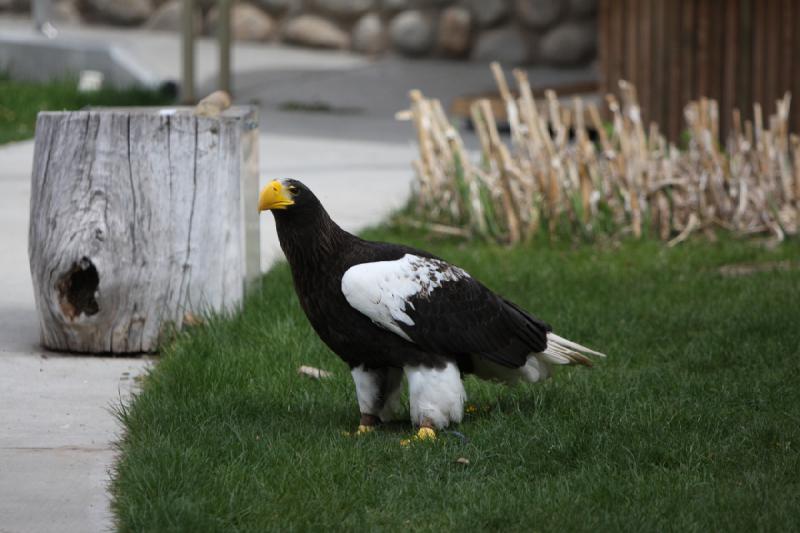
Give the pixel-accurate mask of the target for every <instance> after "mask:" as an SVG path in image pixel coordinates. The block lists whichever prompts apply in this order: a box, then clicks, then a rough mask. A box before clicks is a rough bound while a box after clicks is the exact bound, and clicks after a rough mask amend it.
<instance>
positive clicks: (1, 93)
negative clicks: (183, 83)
mask: <svg viewBox="0 0 800 533" xmlns="http://www.w3.org/2000/svg"><path fill="white" fill-rule="evenodd" d="M172 101H173V99H172V98H171V97H169V96H167V95H165V94H162V93H159V92H157V91H153V90H150V89H114V88H103V89H100V90H99V91H94V92H81V91H79V90H78V87H77V82H75V81H74V80H70V79H65V80H59V81H52V82H48V83H34V82H25V81H13V80H11V79H9V78H8V76H5V75H3V74H2V73H1V72H0V144H4V143H8V142H13V141H21V140H24V139H29V138H31V137H33V134H34V129H35V126H36V115H37V114H38V113H39V111H60V110H65V109H68V110H75V109H81V108H83V107H85V106H130V105H141V106H155V105H166V104H169V103H171V102H172Z"/></svg>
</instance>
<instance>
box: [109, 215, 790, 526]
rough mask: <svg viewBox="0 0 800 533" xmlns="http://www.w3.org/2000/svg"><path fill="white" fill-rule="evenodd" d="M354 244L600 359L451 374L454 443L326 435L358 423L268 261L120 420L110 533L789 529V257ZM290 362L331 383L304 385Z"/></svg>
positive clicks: (397, 431) (643, 248) (327, 358)
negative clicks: (546, 368)
mask: <svg viewBox="0 0 800 533" xmlns="http://www.w3.org/2000/svg"><path fill="white" fill-rule="evenodd" d="M369 237H372V238H376V237H377V238H381V239H390V240H394V241H401V242H406V243H410V244H412V245H416V246H424V247H426V248H428V249H431V250H433V251H435V252H437V253H438V254H440V255H441V256H444V257H445V258H447V259H449V260H451V261H454V262H457V263H458V264H460V265H461V266H463V267H465V268H466V269H467V270H468V271H470V272H471V274H472V275H473V276H475V277H478V278H480V279H482V280H483V281H484V282H485V283H486V284H487V285H488V286H490V287H491V288H493V289H496V290H497V291H500V292H501V293H503V294H505V295H507V296H509V297H510V298H511V299H513V300H515V301H516V302H518V303H519V304H521V305H523V306H524V307H526V308H528V309H530V310H532V311H534V312H535V313H536V314H538V315H540V316H541V317H543V318H545V319H546V320H548V321H549V322H551V323H552V325H553V326H554V328H555V331H556V332H558V333H560V334H562V335H564V336H566V337H568V338H571V339H574V340H576V341H579V342H581V343H584V344H586V345H588V346H590V347H593V348H596V349H600V350H602V351H605V352H607V353H608V354H609V358H608V359H607V360H605V361H600V362H599V364H597V365H596V366H595V368H594V369H591V370H590V369H585V368H560V369H559V372H557V375H556V377H555V379H552V380H550V381H548V382H547V383H545V384H543V385H537V386H523V387H519V388H516V389H508V388H504V387H502V386H499V385H493V384H486V383H482V382H478V381H476V380H475V379H473V378H469V379H468V380H467V383H466V387H467V392H468V394H469V396H470V399H469V401H470V403H472V404H474V405H475V406H476V407H477V409H476V412H473V413H470V414H468V415H467V416H466V419H465V421H464V422H463V423H462V424H461V425H460V426H458V428H457V430H458V431H459V432H461V433H463V435H464V436H466V438H467V439H468V441H467V442H466V443H465V442H462V440H461V439H460V438H459V437H458V436H457V435H455V434H440V438H439V439H437V440H436V441H435V442H432V443H417V444H415V445H413V446H410V447H402V446H400V444H399V442H400V440H401V438H404V437H407V436H408V435H410V434H411V432H412V430H411V427H410V426H409V425H408V424H407V423H406V424H398V425H395V426H391V427H387V428H384V429H380V430H378V431H376V432H374V433H372V434H368V435H366V436H362V437H347V436H343V433H344V432H348V431H352V430H354V429H355V427H356V425H357V423H358V408H357V404H356V399H355V392H354V390H353V386H352V384H351V379H350V375H349V372H348V370H347V368H346V367H345V365H344V364H343V363H341V362H340V361H339V360H338V358H336V357H335V356H334V355H332V354H331V353H330V352H328V350H327V349H326V347H325V346H324V345H323V344H322V343H321V342H320V341H319V340H318V339H317V338H316V336H315V335H314V333H313V332H312V330H311V328H310V326H309V325H308V324H307V323H306V320H305V317H304V316H303V315H302V312H301V310H300V308H299V306H298V303H297V301H296V298H295V295H294V291H293V289H292V286H291V279H290V275H289V271H288V268H287V267H286V265H279V266H277V267H276V268H274V269H273V270H272V271H271V272H270V273H268V274H267V275H266V277H265V279H264V283H263V288H262V289H261V290H260V291H259V292H258V293H257V294H254V295H253V296H252V297H251V298H249V299H248V300H247V302H246V304H245V306H244V311H243V312H242V313H241V314H240V315H238V316H235V317H232V318H229V319H215V320H212V321H211V322H210V323H209V324H208V325H206V326H203V327H198V328H195V329H193V330H191V331H189V332H186V333H183V334H181V335H180V336H179V337H178V338H177V339H176V341H175V342H174V343H173V344H172V345H171V347H170V348H169V349H167V350H166V351H165V353H164V354H163V358H162V361H161V363H160V364H159V365H158V366H157V367H156V368H155V369H154V370H153V371H152V373H151V374H150V375H149V376H148V377H147V378H146V379H145V380H144V383H143V390H142V392H141V393H140V394H139V395H138V396H137V397H136V399H135V400H134V401H133V402H132V404H131V405H130V406H128V407H125V408H124V409H122V410H121V412H120V415H119V416H120V418H121V420H122V422H123V423H124V426H125V430H126V432H125V436H124V438H123V440H122V442H121V444H120V451H121V455H120V461H119V464H118V465H117V469H116V472H115V474H114V480H113V486H112V493H113V511H114V513H115V515H116V519H117V521H118V525H119V527H120V529H121V530H122V531H193V532H196V531H225V532H232V531H265V530H273V531H325V530H350V531H372V530H390V531H396V530H422V531H442V530H445V531H455V530H458V531H476V530H489V531H563V530H567V531H571V530H583V531H594V530H603V531H614V530H627V531H641V530H646V531H655V530H658V531H660V530H675V531H687V530H689V531H731V530H736V531H752V530H761V531H780V530H787V531H788V530H797V529H798V528H800V511H799V510H800V455H799V454H798V452H799V451H800V327H798V325H800V267H799V264H798V259H799V258H800V245H799V244H798V243H796V242H794V243H788V244H785V245H783V246H782V247H780V248H778V249H777V250H772V251H768V250H765V249H764V248H763V247H760V246H758V245H755V244H753V243H743V242H735V241H730V240H724V241H723V242H720V243H714V244H711V243H707V242H690V243H685V244H684V245H681V246H679V247H677V248H676V249H667V248H665V247H664V246H663V245H662V244H659V243H655V242H627V243H623V244H622V245H621V246H610V245H609V246H606V247H604V246H599V245H596V246H586V247H580V248H578V249H572V248H570V247H568V246H567V245H556V246H549V247H548V246H542V245H537V246H533V245H532V246H530V247H521V248H518V249H507V248H501V247H496V246H490V245H483V244H463V243H462V244H459V243H457V242H447V241H436V242H429V241H426V240H425V239H424V237H423V236H422V235H421V234H418V233H408V232H404V231H401V230H381V231H376V232H372V233H370V234H369ZM786 260H790V261H792V263H791V266H792V268H790V269H788V270H785V269H784V270H776V271H772V272H753V273H750V274H749V275H744V276H738V277H729V276H724V275H722V274H721V273H720V271H719V267H720V266H723V265H727V264H732V263H737V264H738V263H759V264H770V263H771V262H775V261H786ZM301 364H309V365H313V366H317V367H322V368H326V369H329V370H332V371H334V372H335V376H334V377H333V378H332V379H330V380H327V381H312V380H309V379H305V378H302V377H300V376H298V375H297V374H296V369H297V367H298V366H299V365H301ZM460 457H464V458H467V459H468V460H469V464H468V465H464V464H459V463H457V462H456V460H457V459H458V458H460Z"/></svg>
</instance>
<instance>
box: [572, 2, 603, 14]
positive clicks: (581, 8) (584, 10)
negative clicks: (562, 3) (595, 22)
mask: <svg viewBox="0 0 800 533" xmlns="http://www.w3.org/2000/svg"><path fill="white" fill-rule="evenodd" d="M569 13H570V15H573V16H575V17H588V16H591V15H594V14H595V13H597V0H571V1H570V3H569Z"/></svg>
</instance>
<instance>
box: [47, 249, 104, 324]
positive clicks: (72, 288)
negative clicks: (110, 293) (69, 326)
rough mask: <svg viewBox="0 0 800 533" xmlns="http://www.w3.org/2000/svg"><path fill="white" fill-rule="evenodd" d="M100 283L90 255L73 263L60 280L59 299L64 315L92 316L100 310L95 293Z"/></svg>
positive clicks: (71, 317) (70, 317)
mask: <svg viewBox="0 0 800 533" xmlns="http://www.w3.org/2000/svg"><path fill="white" fill-rule="evenodd" d="M99 284H100V276H99V275H98V274H97V269H96V268H95V266H94V265H93V264H92V262H91V261H90V260H89V258H88V257H83V258H81V260H80V261H79V262H77V263H73V265H72V268H71V269H70V271H69V272H67V273H66V274H64V275H63V276H61V279H60V280H59V281H58V285H57V288H58V299H59V303H60V304H61V311H62V312H63V313H64V315H65V316H66V317H67V318H69V319H70V320H71V319H74V318H76V317H78V316H80V315H81V314H85V315H86V316H92V315H94V314H97V313H98V312H99V311H100V306H99V305H97V300H96V299H95V293H96V292H97V286H98V285H99Z"/></svg>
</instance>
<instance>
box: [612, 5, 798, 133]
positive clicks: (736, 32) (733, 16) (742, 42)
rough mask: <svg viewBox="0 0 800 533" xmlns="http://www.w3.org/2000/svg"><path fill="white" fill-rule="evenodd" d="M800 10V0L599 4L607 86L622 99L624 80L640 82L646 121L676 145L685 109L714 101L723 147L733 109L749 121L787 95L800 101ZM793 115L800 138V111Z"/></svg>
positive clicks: (792, 124)
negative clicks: (620, 84)
mask: <svg viewBox="0 0 800 533" xmlns="http://www.w3.org/2000/svg"><path fill="white" fill-rule="evenodd" d="M798 12H800V0H679V1H670V0H600V3H599V31H600V36H599V44H600V48H601V50H600V54H599V58H600V73H601V79H602V80H603V88H604V89H605V90H607V91H610V92H613V93H615V94H616V95H617V96H618V97H619V96H620V91H619V88H618V81H619V80H620V79H626V80H632V81H635V82H636V85H637V86H638V89H639V95H640V101H641V103H642V107H643V116H644V117H645V119H646V120H654V121H656V122H657V123H658V124H659V126H660V127H661V130H662V131H663V132H664V133H666V135H667V137H668V138H669V139H671V140H673V141H678V140H679V139H680V135H681V132H682V131H684V130H685V124H684V120H683V118H684V117H683V109H684V106H685V105H686V104H687V103H688V102H689V101H690V100H696V99H698V98H700V97H708V98H713V99H715V100H717V101H718V104H719V122H720V128H719V134H720V135H719V136H720V139H719V140H720V141H721V142H724V141H725V139H726V138H727V136H728V133H729V132H730V130H731V127H732V120H731V114H732V111H733V110H734V108H738V109H739V110H740V111H741V116H742V117H743V118H745V119H750V120H752V118H753V104H754V103H756V102H759V103H760V104H761V105H762V107H763V110H764V112H765V113H774V111H775V103H776V100H777V99H779V98H782V97H783V95H784V93H785V91H787V90H791V91H792V94H793V95H795V103H796V100H797V98H796V95H797V94H798V91H799V89H798V86H800V69H797V68H795V65H796V64H797V62H798V59H799V58H800V37H798V36H800V31H796V26H797V15H798ZM634 30H635V31H634ZM790 113H791V115H790V116H791V121H790V129H791V131H792V132H794V133H797V132H798V131H800V106H797V105H792V106H791V108H790Z"/></svg>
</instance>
